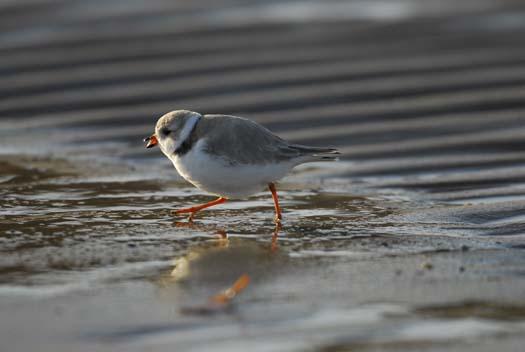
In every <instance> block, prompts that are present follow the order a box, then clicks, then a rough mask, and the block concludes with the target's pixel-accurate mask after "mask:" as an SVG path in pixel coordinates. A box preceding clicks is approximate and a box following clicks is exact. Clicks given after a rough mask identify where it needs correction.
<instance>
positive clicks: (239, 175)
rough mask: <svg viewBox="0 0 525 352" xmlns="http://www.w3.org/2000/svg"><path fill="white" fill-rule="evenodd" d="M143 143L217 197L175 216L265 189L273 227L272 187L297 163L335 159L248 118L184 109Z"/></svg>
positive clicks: (162, 122)
mask: <svg viewBox="0 0 525 352" xmlns="http://www.w3.org/2000/svg"><path fill="white" fill-rule="evenodd" d="M145 141H146V142H147V145H146V147H147V148H151V147H153V146H155V145H157V144H158V145H159V146H160V149H161V150H162V152H163V153H164V154H165V155H166V156H167V157H168V158H169V159H170V160H171V161H172V162H173V165H174V166H175V168H176V169H177V171H178V172H179V174H180V175H181V176H182V177H184V179H186V180H187V181H189V182H190V183H192V184H193V185H195V186H196V187H197V188H199V189H201V190H203V191H206V192H208V193H212V194H215V195H218V196H219V198H217V199H216V200H214V201H211V202H209V203H206V204H202V205H198V206H194V207H189V208H184V209H179V210H176V211H175V213H176V214H181V213H189V214H190V217H189V218H190V220H191V219H192V218H193V215H194V214H195V213H196V212H198V211H199V210H202V209H205V208H208V207H211V206H214V205H217V204H221V203H224V202H225V201H226V200H227V199H230V198H246V197H248V196H250V195H253V194H255V193H257V192H260V191H261V190H262V189H264V188H265V187H268V189H269V190H270V192H271V193H272V197H273V201H274V205H275V222H276V223H280V221H281V219H282V215H281V209H280V207H279V201H278V198H277V191H276V189H275V182H276V181H278V180H280V179H281V178H283V177H284V176H285V175H286V174H287V173H288V172H290V170H291V169H292V168H294V167H295V166H297V165H299V164H303V163H307V162H312V161H333V160H336V159H337V155H338V154H339V152H338V151H337V150H336V149H333V148H322V147H309V146H304V145H299V144H292V143H289V142H287V141H285V140H283V139H281V138H279V137H277V136H276V135H274V134H273V133H272V132H270V131H269V130H267V129H266V128H264V127H263V126H261V125H259V124H257V123H255V122H253V121H251V120H248V119H244V118H241V117H235V116H227V115H201V114H199V113H196V112H192V111H187V110H177V111H172V112H170V113H167V114H166V115H164V116H162V117H161V118H160V119H159V120H158V121H157V125H156V126H155V133H154V134H153V135H151V136H150V137H148V138H146V139H145Z"/></svg>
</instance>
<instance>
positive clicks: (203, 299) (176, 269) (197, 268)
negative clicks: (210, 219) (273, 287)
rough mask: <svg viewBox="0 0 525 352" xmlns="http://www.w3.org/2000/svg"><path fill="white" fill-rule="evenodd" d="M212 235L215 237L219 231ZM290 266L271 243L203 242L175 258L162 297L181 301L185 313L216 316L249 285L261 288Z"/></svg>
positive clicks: (236, 239) (163, 283) (242, 240)
mask: <svg viewBox="0 0 525 352" xmlns="http://www.w3.org/2000/svg"><path fill="white" fill-rule="evenodd" d="M186 224H188V223H186ZM197 226H198V225H197ZM199 228H200V229H202V227H201V226H199ZM208 229H209V226H208ZM211 233H214V234H215V233H216V229H212V231H211ZM287 263H288V256H286V255H281V254H280V253H279V252H278V251H273V250H272V245H271V246H270V247H269V246H268V244H267V243H261V242H258V241H256V240H253V239H246V238H239V237H233V238H229V239H222V238H220V239H218V240H216V241H215V240H212V241H207V242H199V244H198V245H195V246H193V247H191V248H190V249H189V250H188V251H187V252H186V254H184V255H182V256H180V257H178V258H176V259H174V260H173V268H172V270H171V271H170V272H169V273H167V275H164V276H163V277H162V278H160V280H159V281H158V284H159V287H160V288H161V291H160V292H161V293H162V296H163V297H164V298H167V299H169V300H170V301H174V302H177V304H178V305H179V306H180V307H181V312H183V313H189V314H208V313H216V312H218V311H221V310H224V309H226V308H228V307H229V306H230V303H232V300H233V299H234V297H236V296H237V295H238V294H239V293H240V292H241V291H243V290H244V289H246V288H247V287H248V284H250V287H252V285H255V286H257V285H258V283H261V282H262V281H264V280H265V279H266V278H268V277H272V275H273V274H272V273H275V272H276V271H282V270H283V269H284V268H286V267H287V265H286V264H287ZM252 279H253V281H254V283H252ZM235 301H236V300H235ZM235 301H234V302H235Z"/></svg>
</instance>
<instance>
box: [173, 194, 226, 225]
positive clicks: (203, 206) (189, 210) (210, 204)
mask: <svg viewBox="0 0 525 352" xmlns="http://www.w3.org/2000/svg"><path fill="white" fill-rule="evenodd" d="M227 200H228V199H226V198H223V197H219V198H217V199H215V200H213V201H211V202H208V203H206V204H201V205H196V206H194V207H189V208H183V209H179V210H175V211H174V213H175V214H183V213H190V217H189V218H188V220H190V221H191V220H193V215H194V214H195V213H196V212H198V211H199V210H202V209H206V208H209V207H213V206H214V205H217V204H222V203H224V202H226V201H227Z"/></svg>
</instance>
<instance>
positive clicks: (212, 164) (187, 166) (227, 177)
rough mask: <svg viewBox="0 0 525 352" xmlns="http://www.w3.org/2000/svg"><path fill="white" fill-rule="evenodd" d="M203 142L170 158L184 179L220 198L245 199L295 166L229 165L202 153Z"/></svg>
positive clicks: (287, 163)
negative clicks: (180, 155)
mask: <svg viewBox="0 0 525 352" xmlns="http://www.w3.org/2000/svg"><path fill="white" fill-rule="evenodd" d="M205 143H206V141H205V139H201V140H199V141H198V142H197V143H196V144H195V145H194V146H193V148H192V149H191V150H190V151H189V152H188V153H186V154H185V155H183V156H182V157H179V156H177V155H172V156H171V157H170V160H171V161H172V163H173V165H174V166H175V168H176V169H177V171H178V172H179V174H180V175H181V176H182V177H184V179H186V180H187V181H189V182H191V183H192V184H193V185H195V186H196V187H197V188H199V189H201V190H203V191H205V192H208V193H212V194H216V195H218V196H221V197H225V198H245V197H248V196H250V195H252V194H254V193H257V192H260V191H262V190H263V189H265V188H266V187H268V183H270V182H275V181H277V180H279V179H281V178H283V177H284V176H285V175H286V174H287V173H288V172H289V171H290V170H291V169H292V168H293V167H294V166H295V164H294V163H291V162H284V163H278V164H263V165H256V164H238V165H230V164H229V163H228V162H226V161H225V160H223V159H222V158H220V157H216V156H214V155H210V154H208V153H206V152H205V151H204V148H203V147H204V146H205Z"/></svg>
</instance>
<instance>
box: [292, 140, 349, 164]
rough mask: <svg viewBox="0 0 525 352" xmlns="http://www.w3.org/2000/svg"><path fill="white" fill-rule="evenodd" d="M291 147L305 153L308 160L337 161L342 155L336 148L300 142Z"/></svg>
mask: <svg viewBox="0 0 525 352" xmlns="http://www.w3.org/2000/svg"><path fill="white" fill-rule="evenodd" d="M290 148H292V149H295V150H297V151H298V152H300V153H301V154H303V155H304V156H305V158H306V159H307V160H308V161H336V160H339V155H341V153H340V152H339V151H338V150H337V149H335V148H325V147H310V146H307V145H300V144H293V145H291V146H290Z"/></svg>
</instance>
